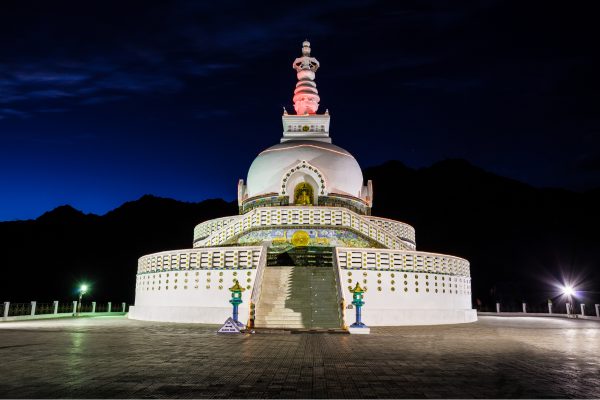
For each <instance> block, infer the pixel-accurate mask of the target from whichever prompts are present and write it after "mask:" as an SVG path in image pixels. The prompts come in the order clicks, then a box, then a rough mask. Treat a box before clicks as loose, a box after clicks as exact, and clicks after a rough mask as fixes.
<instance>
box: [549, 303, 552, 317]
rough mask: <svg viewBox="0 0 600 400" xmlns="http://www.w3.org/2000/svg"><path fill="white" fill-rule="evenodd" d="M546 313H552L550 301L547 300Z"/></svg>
mask: <svg viewBox="0 0 600 400" xmlns="http://www.w3.org/2000/svg"><path fill="white" fill-rule="evenodd" d="M548 314H552V303H550V302H548Z"/></svg>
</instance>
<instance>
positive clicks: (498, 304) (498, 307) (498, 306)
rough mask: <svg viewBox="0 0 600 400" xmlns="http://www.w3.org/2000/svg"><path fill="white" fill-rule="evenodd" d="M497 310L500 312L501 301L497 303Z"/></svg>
mask: <svg viewBox="0 0 600 400" xmlns="http://www.w3.org/2000/svg"><path fill="white" fill-rule="evenodd" d="M496 312H497V313H498V314H500V303H496Z"/></svg>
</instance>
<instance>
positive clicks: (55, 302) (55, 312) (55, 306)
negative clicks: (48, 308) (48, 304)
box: [54, 300, 58, 314]
mask: <svg viewBox="0 0 600 400" xmlns="http://www.w3.org/2000/svg"><path fill="white" fill-rule="evenodd" d="M54 314H58V300H55V301H54Z"/></svg>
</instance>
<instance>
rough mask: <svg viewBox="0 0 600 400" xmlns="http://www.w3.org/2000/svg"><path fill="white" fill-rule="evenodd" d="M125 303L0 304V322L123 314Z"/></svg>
mask: <svg viewBox="0 0 600 400" xmlns="http://www.w3.org/2000/svg"><path fill="white" fill-rule="evenodd" d="M78 306H80V307H78ZM126 310H127V303H110V302H109V303H96V302H85V303H81V305H79V304H78V303H77V302H76V301H71V302H58V301H54V302H50V303H49V302H43V303H42V302H40V303H38V302H35V301H31V302H29V303H11V302H2V303H0V320H1V319H2V318H5V317H27V316H31V317H35V316H50V315H53V314H54V315H57V314H61V315H63V316H64V315H65V314H71V315H72V314H73V313H77V312H80V313H85V314H94V313H108V312H110V313H125V312H126Z"/></svg>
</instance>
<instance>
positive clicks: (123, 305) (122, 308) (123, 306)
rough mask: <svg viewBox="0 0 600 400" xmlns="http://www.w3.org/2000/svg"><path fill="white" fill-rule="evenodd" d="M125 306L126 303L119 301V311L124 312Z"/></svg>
mask: <svg viewBox="0 0 600 400" xmlns="http://www.w3.org/2000/svg"><path fill="white" fill-rule="evenodd" d="M126 307H127V304H126V303H125V302H123V303H121V312H125V311H126V310H125V308H126Z"/></svg>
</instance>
